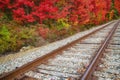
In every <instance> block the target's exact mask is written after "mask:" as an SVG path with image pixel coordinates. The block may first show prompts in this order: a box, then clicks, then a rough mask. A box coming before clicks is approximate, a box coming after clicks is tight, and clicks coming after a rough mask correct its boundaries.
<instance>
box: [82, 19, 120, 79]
mask: <svg viewBox="0 0 120 80" xmlns="http://www.w3.org/2000/svg"><path fill="white" fill-rule="evenodd" d="M119 23H120V20H119V21H118V22H117V23H116V24H115V25H114V27H113V29H112V31H111V32H110V33H109V34H108V36H107V37H106V39H105V40H104V42H103V44H101V46H100V48H99V49H98V51H97V52H96V55H95V57H94V58H93V60H92V61H91V63H90V64H89V66H88V68H87V70H86V71H85V73H84V74H83V76H82V77H81V80H93V79H92V77H93V75H92V73H93V72H94V70H95V69H96V68H95V67H96V66H97V64H98V63H99V61H100V58H101V57H102V53H104V51H105V49H106V47H107V46H108V44H109V41H110V40H111V38H112V36H113V34H114V32H115V30H116V29H117V27H118V25H119Z"/></svg>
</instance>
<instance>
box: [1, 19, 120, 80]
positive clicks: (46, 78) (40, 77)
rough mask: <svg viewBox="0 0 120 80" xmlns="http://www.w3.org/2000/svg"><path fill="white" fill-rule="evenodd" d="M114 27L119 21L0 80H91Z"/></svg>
mask: <svg viewBox="0 0 120 80" xmlns="http://www.w3.org/2000/svg"><path fill="white" fill-rule="evenodd" d="M118 24H119V21H116V22H113V23H110V24H108V25H106V26H103V27H102V28H99V29H97V30H95V31H93V32H91V33H90V34H87V35H85V36H83V37H82V38H80V39H78V40H76V41H73V42H72V43H69V44H67V45H65V46H63V47H61V48H59V49H56V50H54V51H53V52H51V53H49V54H47V55H44V56H42V57H40V58H38V59H36V60H35V61H32V62H30V63H28V64H26V65H24V66H22V67H20V68H17V69H16V70H14V71H12V72H10V73H8V74H5V75H2V76H1V77H0V79H1V80H80V79H81V80H90V79H91V80H92V79H93V77H92V75H93V74H94V73H95V72H97V71H95V69H96V66H97V64H98V63H99V60H98V59H100V57H101V55H102V54H101V53H103V51H104V50H105V48H106V47H107V46H108V42H109V41H110V39H111V37H112V36H113V33H114V31H115V30H116V28H117V26H118ZM99 56H100V57H99ZM95 76H97V75H95ZM98 76H99V75H98Z"/></svg>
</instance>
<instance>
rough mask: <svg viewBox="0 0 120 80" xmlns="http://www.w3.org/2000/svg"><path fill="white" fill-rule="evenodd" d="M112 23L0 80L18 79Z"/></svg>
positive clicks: (0, 77)
mask: <svg viewBox="0 0 120 80" xmlns="http://www.w3.org/2000/svg"><path fill="white" fill-rule="evenodd" d="M113 22H114V21H112V22H110V23H109V24H106V25H104V26H103V27H101V28H98V29H97V30H94V31H92V32H90V33H89V34H86V35H85V36H83V37H81V38H79V39H77V40H75V41H73V42H71V43H68V44H67V45H64V46H63V47H60V48H58V49H56V50H53V51H52V52H50V53H48V54H46V55H44V56H42V57H40V58H37V59H35V60H34V61H31V62H29V63H27V64H25V65H23V66H21V67H19V68H17V69H15V70H13V71H11V72H9V73H7V74H4V75H2V76H0V80H14V79H17V78H18V77H20V76H21V75H22V74H24V73H25V72H27V71H29V70H31V69H33V68H35V67H36V66H38V65H40V64H42V62H43V61H46V60H48V59H50V58H53V57H54V56H56V55H57V54H60V52H61V51H63V50H65V49H67V48H68V47H70V46H72V45H74V44H76V43H78V42H80V41H81V40H83V39H85V38H87V37H89V36H90V35H92V34H94V33H96V32H97V31H99V30H101V29H103V28H105V27H107V26H108V25H110V24H112V23H113Z"/></svg>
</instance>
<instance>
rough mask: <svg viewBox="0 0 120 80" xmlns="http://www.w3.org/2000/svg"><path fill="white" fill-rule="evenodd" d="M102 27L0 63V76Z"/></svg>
mask: <svg viewBox="0 0 120 80" xmlns="http://www.w3.org/2000/svg"><path fill="white" fill-rule="evenodd" d="M109 23H110V22H109ZM109 23H106V24H104V25H107V24H109ZM104 25H101V26H98V27H94V28H92V29H90V30H86V31H83V32H79V33H77V34H75V35H73V36H71V37H68V38H66V39H63V40H60V41H56V42H53V43H50V44H48V45H45V46H42V47H39V48H36V49H33V50H30V51H27V54H25V55H24V56H22V57H17V58H14V59H12V60H8V61H6V62H5V63H0V74H2V73H6V72H10V71H12V70H14V69H16V68H17V67H21V66H22V65H24V64H27V63H28V62H31V61H33V60H35V59H36V58H39V57H41V56H43V55H46V54H48V53H49V52H52V51H53V50H55V49H57V48H59V47H62V46H64V45H66V44H68V43H70V42H72V41H74V40H77V39H79V38H81V37H82V36H84V35H86V34H89V33H90V32H92V31H94V30H96V29H98V28H101V27H103V26H104Z"/></svg>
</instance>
